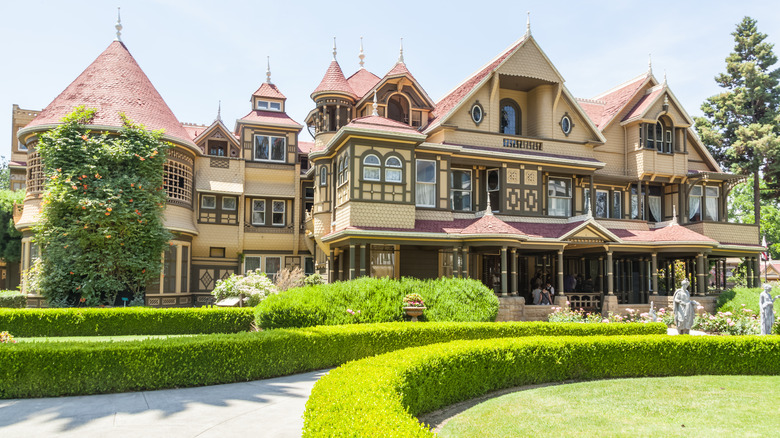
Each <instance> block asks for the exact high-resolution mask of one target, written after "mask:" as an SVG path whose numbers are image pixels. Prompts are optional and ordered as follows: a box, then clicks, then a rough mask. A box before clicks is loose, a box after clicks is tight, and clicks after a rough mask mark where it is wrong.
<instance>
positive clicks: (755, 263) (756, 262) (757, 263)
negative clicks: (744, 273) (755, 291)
mask: <svg viewBox="0 0 780 438" xmlns="http://www.w3.org/2000/svg"><path fill="white" fill-rule="evenodd" d="M760 260H761V259H760V258H758V257H753V266H755V269H754V270H753V272H754V273H755V275H756V280H755V281H756V285H755V286H753V287H761V261H760Z"/></svg>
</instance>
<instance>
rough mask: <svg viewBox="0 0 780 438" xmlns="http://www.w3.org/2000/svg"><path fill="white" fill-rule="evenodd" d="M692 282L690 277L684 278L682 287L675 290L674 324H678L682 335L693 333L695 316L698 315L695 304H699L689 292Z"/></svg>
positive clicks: (678, 331) (678, 329) (678, 330)
mask: <svg viewBox="0 0 780 438" xmlns="http://www.w3.org/2000/svg"><path fill="white" fill-rule="evenodd" d="M690 284H691V283H690V282H688V279H684V280H683V281H682V284H681V285H680V288H679V289H677V290H676V291H675V292H674V324H675V325H676V326H677V333H679V334H681V335H688V334H690V333H691V327H693V318H694V317H695V316H696V307H695V306H698V305H699V303H698V302H697V301H695V300H692V299H691V295H690V294H689V293H688V286H690Z"/></svg>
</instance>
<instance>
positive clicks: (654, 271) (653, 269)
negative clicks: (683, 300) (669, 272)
mask: <svg viewBox="0 0 780 438" xmlns="http://www.w3.org/2000/svg"><path fill="white" fill-rule="evenodd" d="M650 274H651V275H652V278H653V282H652V285H651V286H652V288H653V295H658V253H655V252H654V253H653V254H652V258H651V259H650Z"/></svg>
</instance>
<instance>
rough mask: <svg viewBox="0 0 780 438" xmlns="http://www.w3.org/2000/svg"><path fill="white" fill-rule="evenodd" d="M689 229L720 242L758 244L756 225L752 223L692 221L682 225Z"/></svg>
mask: <svg viewBox="0 0 780 438" xmlns="http://www.w3.org/2000/svg"><path fill="white" fill-rule="evenodd" d="M684 226H685V227H686V228H688V229H689V230H693V231H695V232H697V233H699V234H703V235H705V236H707V237H709V238H710V239H713V240H717V241H718V242H720V243H721V244H725V245H728V244H731V245H759V244H760V237H759V235H758V226H756V225H754V224H732V223H728V222H712V221H703V222H694V223H691V224H685V225H684Z"/></svg>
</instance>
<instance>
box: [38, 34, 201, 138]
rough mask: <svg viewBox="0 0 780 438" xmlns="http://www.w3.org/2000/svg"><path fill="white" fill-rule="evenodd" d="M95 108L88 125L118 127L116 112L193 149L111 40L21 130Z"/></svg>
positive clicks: (148, 83) (119, 45)
mask: <svg viewBox="0 0 780 438" xmlns="http://www.w3.org/2000/svg"><path fill="white" fill-rule="evenodd" d="M81 105H83V106H85V107H87V108H94V109H96V110H97V111H96V113H95V117H94V118H93V119H92V121H91V122H90V125H92V126H98V127H110V128H121V127H122V119H121V117H120V113H124V114H125V115H126V116H127V117H128V118H130V120H132V121H133V122H135V123H138V124H141V125H143V126H144V127H146V129H149V130H163V131H164V135H165V136H167V137H171V138H172V139H175V140H178V141H180V142H182V143H183V144H185V145H188V146H191V147H194V146H195V145H194V144H193V143H192V140H191V139H190V135H189V134H188V133H187V131H186V130H185V128H184V127H182V125H181V123H179V121H178V120H177V119H176V116H175V115H174V114H173V111H171V109H170V108H169V107H168V105H167V104H166V103H165V101H164V100H163V98H162V96H160V93H158V92H157V90H156V89H155V88H154V85H152V82H151V81H150V80H149V78H148V77H147V76H146V74H145V73H144V72H143V70H141V67H140V66H139V65H138V63H137V62H136V61H135V58H133V56H132V55H131V54H130V52H129V51H128V50H127V47H125V45H124V44H123V43H122V42H120V41H113V42H112V43H111V44H109V46H108V48H106V50H104V51H103V53H101V54H100V55H99V56H98V57H97V58H96V59H95V61H93V62H92V64H90V65H89V66H88V67H87V68H86V69H85V70H84V71H83V72H82V73H81V74H80V75H79V76H78V77H77V78H76V79H75V80H74V81H73V82H72V83H71V84H70V85H68V87H67V88H66V89H65V90H64V91H63V92H62V93H60V95H59V96H57V97H56V98H55V99H54V100H53V101H52V102H51V103H50V104H49V105H48V106H47V107H46V108H45V109H44V110H43V111H41V113H40V114H38V116H37V117H36V118H35V119H33V121H32V122H30V123H29V124H28V125H27V126H26V127H25V130H28V129H30V128H34V127H44V126H47V127H48V126H51V125H57V124H59V123H60V122H61V120H62V118H63V117H64V116H65V115H67V114H69V113H71V112H72V111H73V109H74V108H76V107H78V106H81Z"/></svg>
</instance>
